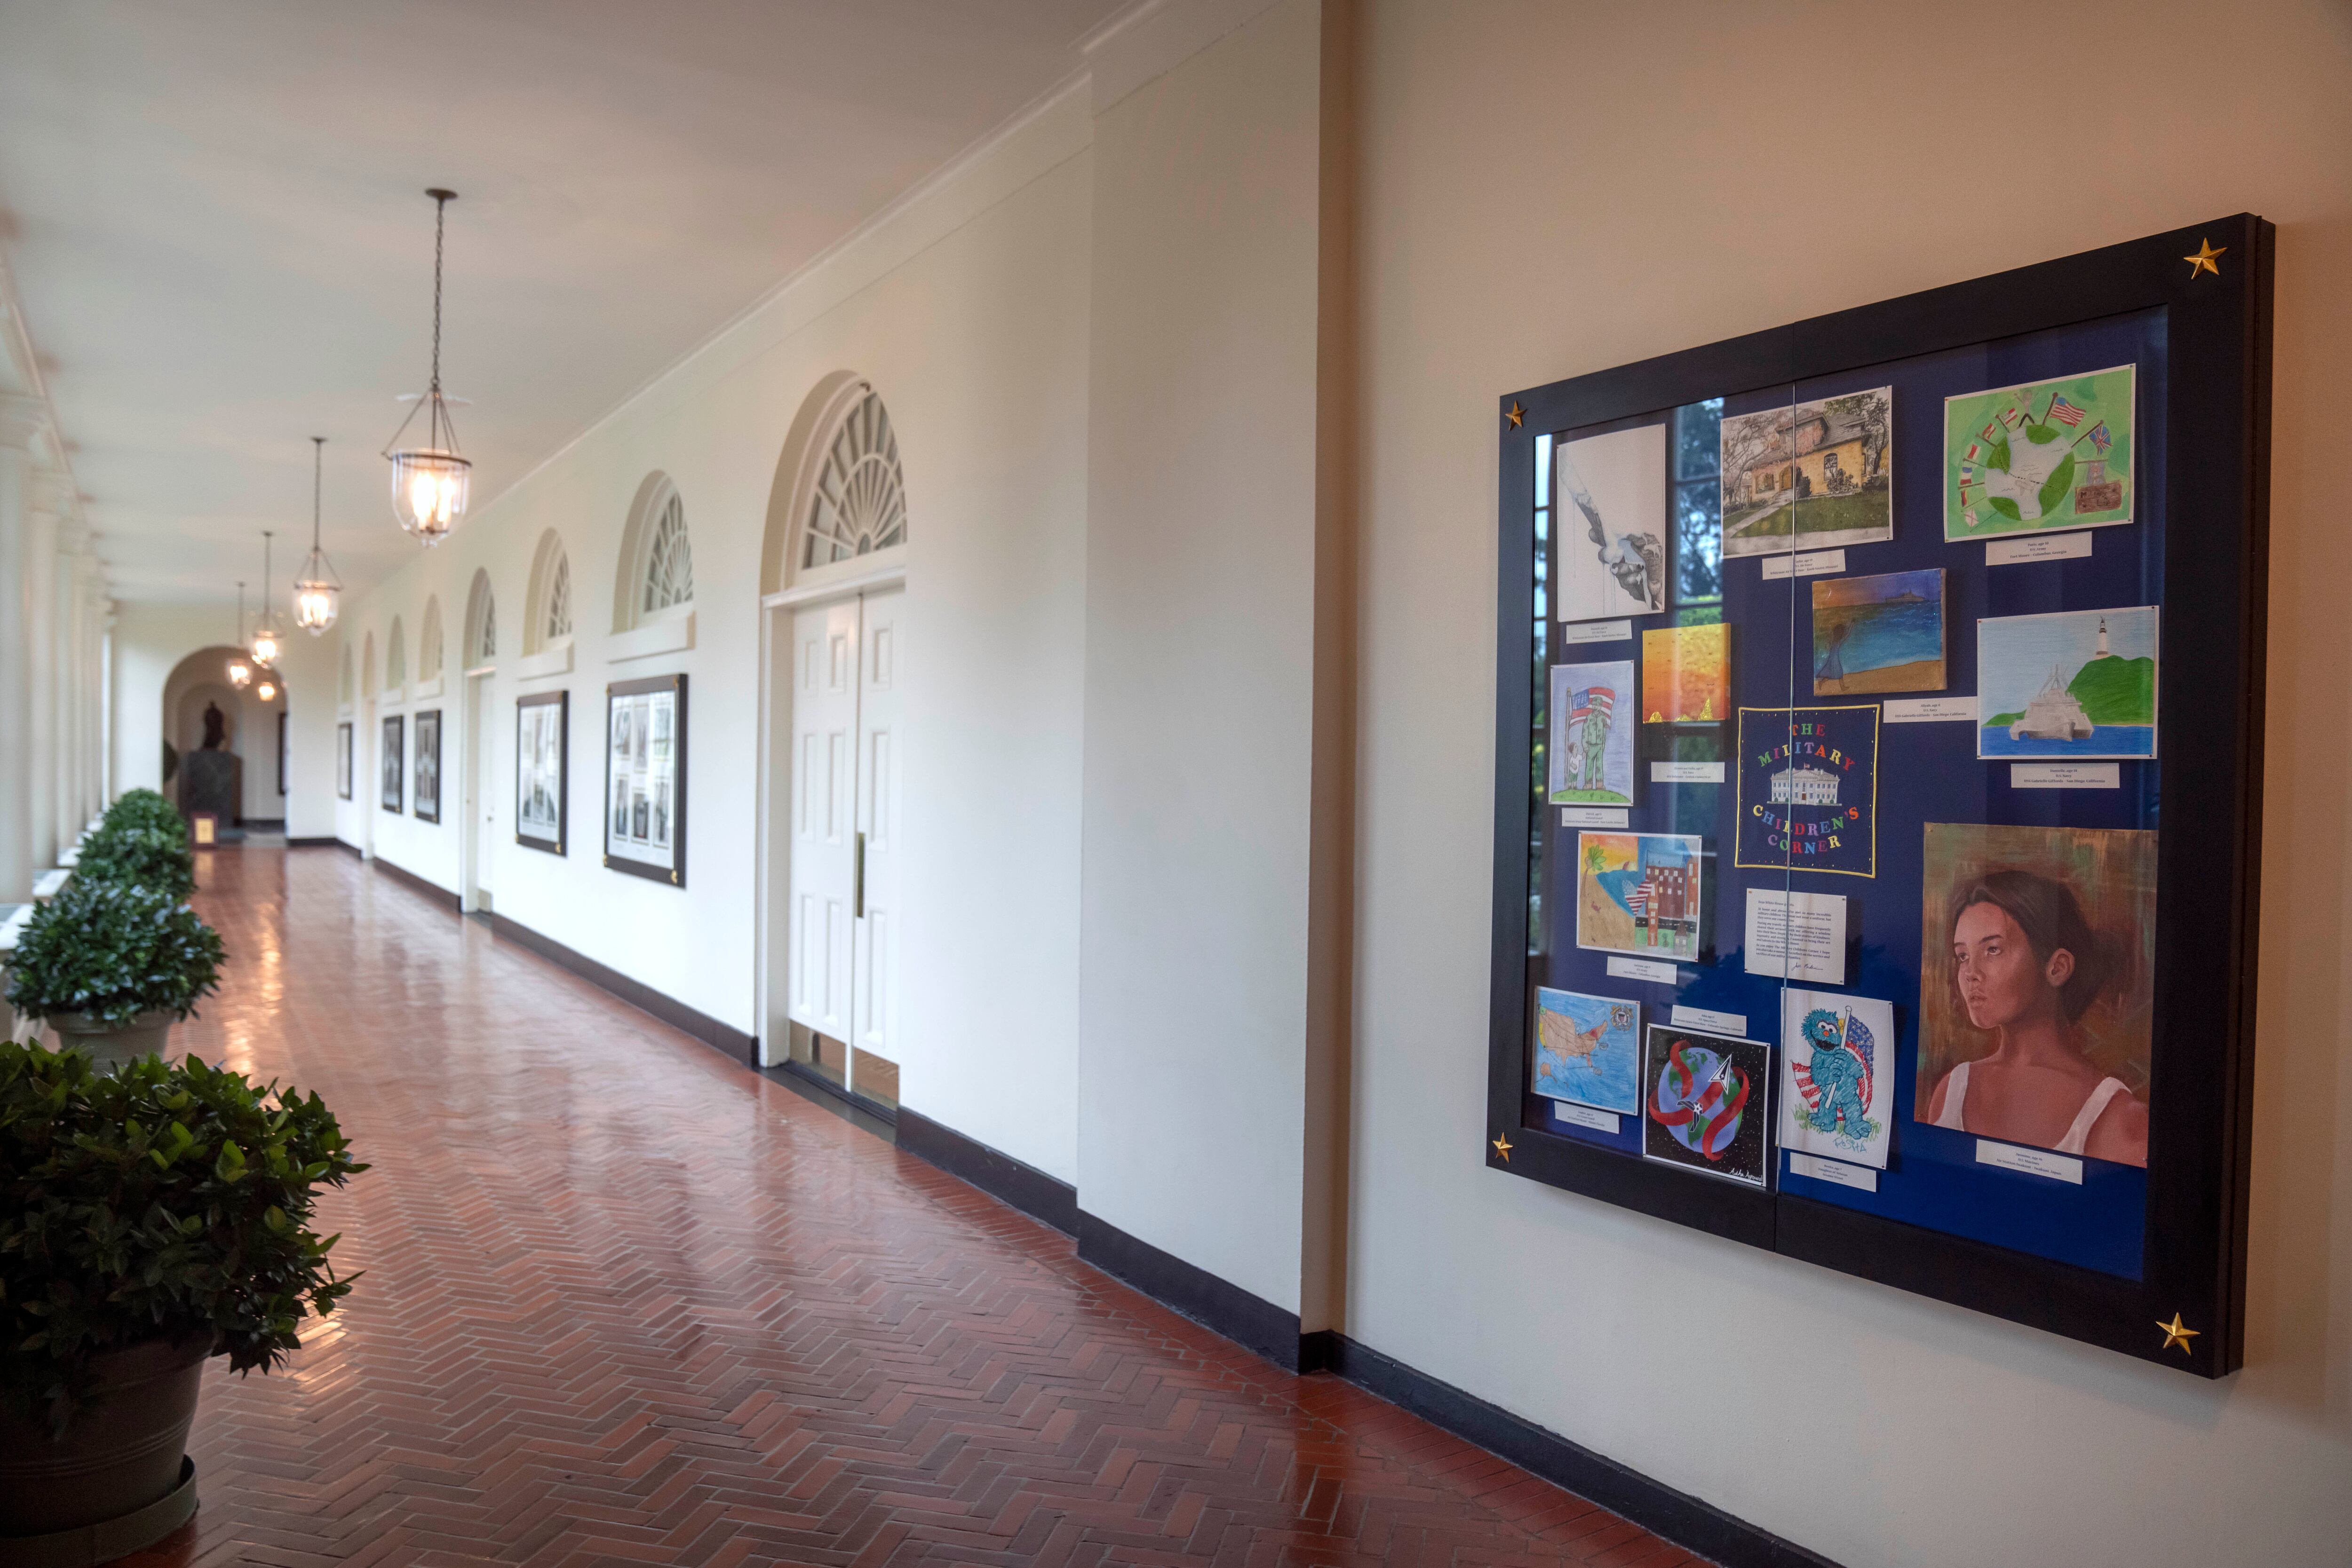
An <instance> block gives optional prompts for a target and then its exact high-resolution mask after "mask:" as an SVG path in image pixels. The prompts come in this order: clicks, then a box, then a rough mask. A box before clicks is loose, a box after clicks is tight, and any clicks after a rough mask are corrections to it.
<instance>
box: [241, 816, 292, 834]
mask: <svg viewBox="0 0 2352 1568" xmlns="http://www.w3.org/2000/svg"><path fill="white" fill-rule="evenodd" d="M236 825H237V826H238V827H240V828H248V829H250V830H252V831H254V832H257V833H282V832H284V831H286V819H285V818H283V817H239V818H238V819H237V820H236Z"/></svg>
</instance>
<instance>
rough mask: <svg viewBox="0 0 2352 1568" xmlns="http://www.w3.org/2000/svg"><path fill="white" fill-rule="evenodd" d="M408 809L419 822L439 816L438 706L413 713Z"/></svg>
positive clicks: (439, 735) (439, 753) (439, 728)
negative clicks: (413, 756) (413, 758)
mask: <svg viewBox="0 0 2352 1568" xmlns="http://www.w3.org/2000/svg"><path fill="white" fill-rule="evenodd" d="M409 810H411V811H413V812H415V816H416V820H417V821H420V822H437V821H440V820H441V710H440V709H439V708H437V707H436V708H430V709H427V710H426V711H425V712H424V713H420V714H418V715H417V716H416V784H415V788H414V789H411V790H410V791H409Z"/></svg>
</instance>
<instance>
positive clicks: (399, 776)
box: [376, 714, 408, 817]
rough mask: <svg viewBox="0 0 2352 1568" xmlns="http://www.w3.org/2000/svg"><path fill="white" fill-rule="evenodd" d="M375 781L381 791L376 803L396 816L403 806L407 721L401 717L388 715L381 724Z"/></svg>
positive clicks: (406, 781)
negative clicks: (381, 730) (381, 738)
mask: <svg viewBox="0 0 2352 1568" xmlns="http://www.w3.org/2000/svg"><path fill="white" fill-rule="evenodd" d="M376 779H377V783H378V786H379V788H380V789H381V797H380V800H379V802H378V803H379V804H381V805H382V806H383V809H384V810H387V811H390V812H391V813H392V814H393V815H394V816H395V817H396V816H398V815H399V814H400V810H401V808H402V806H404V804H406V803H407V786H408V719H407V716H406V715H404V714H392V715H390V716H386V718H385V719H384V721H383V754H382V755H381V756H379V757H378V758H376Z"/></svg>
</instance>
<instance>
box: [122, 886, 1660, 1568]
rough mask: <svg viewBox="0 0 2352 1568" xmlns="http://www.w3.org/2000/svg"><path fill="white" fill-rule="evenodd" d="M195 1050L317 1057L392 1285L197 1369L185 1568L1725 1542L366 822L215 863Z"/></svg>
mask: <svg viewBox="0 0 2352 1568" xmlns="http://www.w3.org/2000/svg"><path fill="white" fill-rule="evenodd" d="M197 875H198V881H199V883H200V887H201V891H200V892H199V894H197V900H196V902H197V906H198V908H199V910H200V911H201V913H202V914H203V915H205V918H206V919H207V920H210V921H212V922H213V923H214V924H215V925H217V926H218V927H219V929H220V931H221V933H222V936H224V938H225V939H226V943H227V945H228V949H229V954H230V964H229V967H228V968H227V971H226V976H225V979H224V984H223V988H222V992H221V994H220V995H219V996H218V997H216V998H213V999H212V1000H211V1001H210V1002H209V1003H207V1004H206V1005H205V1008H204V1009H203V1016H202V1018H201V1019H198V1020H196V1021H194V1022H193V1023H189V1024H184V1025H182V1026H181V1027H180V1029H179V1030H178V1031H177V1032H176V1033H175V1036H174V1044H175V1046H176V1047H177V1048H179V1049H183V1050H187V1051H194V1052H195V1053H197V1054H199V1055H202V1056H204V1057H205V1058H207V1059H208V1060H226V1062H227V1063H228V1064H229V1065H231V1066H234V1067H236V1068H238V1069H240V1070H242V1071H247V1072H249V1073H253V1074H255V1075H257V1076H258V1077H261V1078H265V1079H268V1078H277V1079H281V1080H286V1081H290V1082H293V1083H296V1084H299V1085H300V1086H301V1087H303V1088H305V1089H316V1090H318V1091H320V1092H321V1093H322V1094H323V1095H324V1096H325V1097H326V1099H327V1101H328V1103H330V1104H331V1106H332V1107H333V1108H334V1109H335V1111H336V1112H337V1113H338V1114H339V1115H340V1116H341V1120H342V1124H343V1127H344V1129H345V1131H346V1132H347V1133H348V1134H350V1135H351V1136H352V1139H353V1141H354V1143H355V1144H356V1145H357V1146H358V1149H359V1153H360V1156H361V1157H362V1159H365V1160H369V1161H371V1162H373V1166H374V1168H373V1169H372V1170H370V1171H368V1172H366V1173H365V1174H364V1175H362V1176H359V1177H358V1178H356V1179H355V1181H354V1182H353V1183H352V1186H350V1187H349V1188H348V1189H347V1190H345V1191H344V1192H342V1193H340V1194H332V1195H330V1196H329V1197H328V1198H327V1200H326V1202H325V1203H324V1204H323V1205H322V1206H321V1218H320V1224H321V1228H323V1229H327V1230H340V1231H341V1232H342V1235H343V1239H342V1241H341V1245H340V1246H339V1247H338V1249H337V1250H336V1253H335V1257H336V1259H337V1260H338V1263H339V1265H340V1266H341V1269H342V1270H344V1271H345V1272H346V1273H349V1272H352V1271H357V1270H364V1271H365V1273H366V1278H365V1279H364V1280H363V1281H362V1282H361V1283H360V1285H359V1287H358V1289H357V1291H355V1292H354V1293H353V1295H352V1298H351V1301H350V1302H349V1305H348V1306H347V1308H346V1310H344V1311H343V1312H340V1313H338V1314H337V1315H336V1316H335V1317H334V1318H333V1319H331V1320H330V1321H329V1322H327V1323H325V1324H324V1325H322V1326H313V1327H311V1328H310V1332H309V1333H306V1335H305V1343H304V1347H303V1349H302V1350H301V1352H300V1353H299V1354H298V1355H297V1356H296V1357H295V1358H294V1361H293V1364H292V1366H291V1368H290V1370H289V1371H287V1372H284V1373H281V1374H279V1375H275V1376H269V1377H262V1376H253V1377H249V1378H245V1379H238V1378H235V1377H232V1376H230V1375H227V1373H226V1364H224V1363H222V1362H220V1361H215V1362H214V1363H212V1364H211V1365H210V1367H209V1368H208V1370H207V1373H206V1379H205V1395H204V1404H203V1406H202V1409H201V1412H200V1414H199V1416H198V1419H197V1425H196V1430H195V1434H194V1438H193V1439H192V1444H191V1448H192V1451H193V1453H194V1457H195V1459H196V1463H197V1467H198V1478H199V1485H200V1487H201V1490H202V1494H203V1507H202V1510H201V1511H200V1512H199V1513H198V1515H197V1517H196V1518H195V1520H194V1521H193V1522H192V1523H191V1524H189V1525H188V1526H187V1527H186V1528H185V1529H184V1530H183V1531H180V1532H179V1533H178V1534H176V1535H174V1536H173V1537H172V1538H171V1539H170V1540H168V1541H167V1542H164V1543H163V1544H162V1545H161V1546H159V1547H157V1548H154V1549H152V1550H151V1551H149V1552H143V1553H142V1554H140V1555H138V1556H137V1557H134V1558H131V1559H129V1560H127V1561H129V1562H131V1563H136V1564H140V1565H142V1568H158V1565H161V1564H167V1563H168V1564H175V1565H177V1564H199V1563H200V1564H206V1565H213V1564H231V1563H268V1564H278V1565H286V1568H297V1565H303V1564H310V1563H382V1564H392V1565H412V1564H413V1565H419V1568H423V1565H437V1564H459V1563H531V1564H545V1565H549V1568H555V1565H575V1568H585V1565H588V1564H607V1563H610V1564H620V1563H633V1564H635V1563H693V1564H705V1565H709V1568H731V1565H734V1564H741V1563H810V1564H853V1563H854V1564H883V1563H893V1564H900V1563H1003V1564H1013V1563H1045V1564H1062V1563H1088V1564H1090V1563H1220V1564H1223V1563H1231V1564H1244V1563H1246V1564H1253V1565H1256V1564H1265V1565H1268V1568H1271V1565H1273V1564H1277V1563H1317V1564H1347V1563H1427V1564H1440V1563H1460V1564H1473V1563H1480V1564H1483V1563H1496V1564H1500V1563H1600V1564H1626V1565H1632V1564H1643V1565H1646V1568H1673V1565H1675V1564H1679V1563H1691V1562H1695V1561H1696V1559H1694V1558H1692V1557H1690V1556H1689V1555H1688V1554H1686V1553H1685V1552H1681V1551H1679V1550H1677V1549H1675V1548H1674V1547H1672V1546H1670V1545H1668V1544H1666V1543H1664V1542H1661V1541H1659V1540H1658V1539H1657V1538H1655V1537H1654V1536H1651V1535H1648V1534H1645V1533H1644V1532H1643V1531H1640V1530H1638V1529H1637V1528H1636V1527H1634V1526H1633V1525H1631V1524H1629V1523H1626V1522H1625V1521H1622V1520H1619V1519H1617V1518H1615V1517H1614V1516H1613V1515H1611V1514H1609V1513H1607V1512H1606V1511H1601V1510H1599V1509H1596V1508H1594V1507H1593V1506H1592V1505H1591V1504H1590V1503H1587V1502H1585V1501H1583V1500H1580V1499H1578V1498H1575V1497H1572V1496H1570V1495H1569V1494H1566V1493H1564V1492H1561V1491H1559V1490H1556V1489H1554V1488H1552V1487H1550V1486H1549V1485H1547V1484H1545V1483H1543V1482H1541V1481H1538V1480H1536V1479H1532V1478H1530V1477H1528V1476H1527V1475H1526V1474H1524V1473H1523V1472H1520V1471H1518V1470H1517V1469H1513V1468H1512V1467H1510V1466H1508V1465H1507V1464H1505V1463H1504V1462H1503V1461H1501V1460H1499V1459H1496V1458H1494V1457H1492V1456H1491V1455H1488V1454H1486V1453H1484V1452H1483V1451H1481V1450H1479V1449H1476V1448H1471V1447H1469V1446H1467V1445H1465V1444H1464V1443H1461V1442H1459V1441H1457V1440H1455V1439H1454V1438H1453V1437H1448V1436H1446V1435H1445V1434H1444V1433H1442V1432H1439V1431H1437V1430H1435V1429H1434V1428H1433V1427H1429V1426H1428V1425H1426V1424H1425V1423H1423V1422H1422V1421H1420V1420H1418V1419H1417V1418H1415V1417H1413V1416H1408V1415H1406V1414H1404V1413H1402V1412H1401V1411H1399V1410H1397V1409H1396V1408H1394V1407H1392V1406H1389V1405H1387V1404H1385V1403H1383V1402H1381V1401H1380V1400H1378V1399H1376V1398H1374V1397H1372V1396H1370V1395H1367V1394H1365V1393H1363V1392H1361V1391H1360V1390H1358V1389H1356V1388H1354V1387H1353V1386H1351V1385H1348V1384H1346V1383H1343V1382H1341V1381H1339V1380H1338V1379H1336V1378H1333V1377H1330V1376H1311V1377H1304V1378H1301V1377H1294V1376H1290V1375H1285V1374H1283V1373H1280V1372H1278V1371H1276V1369H1275V1368H1273V1367H1272V1366H1271V1365H1269V1364H1266V1363H1265V1362H1262V1361H1260V1360H1258V1359H1257V1358H1255V1356H1253V1355H1251V1354H1247V1353H1245V1352H1244V1351H1242V1350H1239V1349H1238V1348H1236V1347H1234V1346H1233V1345H1232V1344H1230V1343H1227V1342H1226V1341H1224V1340H1223V1339H1221V1338H1219V1337H1217V1336H1215V1335H1213V1334H1211V1333H1208V1332H1207V1331H1205V1330H1202V1329H1201V1328H1198V1327H1196V1326H1194V1325H1193V1324H1192V1323H1190V1322H1186V1321H1185V1320H1183V1319H1181V1318H1180V1317H1177V1316H1175V1315H1173V1314H1171V1313H1170V1312H1166V1311H1163V1310H1161V1309H1160V1308H1159V1307H1158V1306H1157V1305H1155V1304H1153V1303H1152V1302H1150V1301H1147V1300H1145V1299H1144V1298H1142V1297H1140V1296H1139V1295H1137V1294H1135V1293H1134V1292H1132V1291H1129V1290H1127V1289H1126V1288H1124V1287H1123V1286H1121V1285H1119V1284H1118V1283H1116V1282H1115V1281H1111V1280H1109V1279H1108V1277H1106V1276H1104V1275H1102V1274H1100V1273H1098V1272H1097V1271H1096V1270H1093V1269H1092V1268H1090V1267H1088V1266H1087V1265H1086V1264H1083V1263H1081V1262H1079V1261H1078V1260H1076V1257H1075V1256H1074V1252H1073V1248H1072V1244H1071V1242H1070V1241H1069V1239H1067V1238H1066V1237H1064V1236H1062V1235H1061V1234H1059V1233H1058V1232H1055V1231H1054V1230H1051V1229H1049V1228H1045V1227H1043V1226H1040V1225H1037V1224H1035V1223H1033V1222H1032V1221H1030V1220H1029V1219H1028V1218H1025V1217H1024V1216H1022V1215H1019V1214H1016V1213H1014V1212H1013V1210H1011V1209H1008V1208H1006V1207H1003V1206H1002V1205H1000V1204H998V1203H996V1202H995V1201H994V1200H992V1199H991V1198H989V1197H983V1196H982V1195H981V1194H980V1193H978V1192H976V1191H974V1190H973V1189H971V1188H970V1187H968V1186H964V1185H963V1184H962V1183H961V1182H960V1181H957V1180H955V1179H954V1178H952V1177H950V1176H945V1175H942V1174H940V1172H938V1171H936V1170H934V1169H932V1168H931V1167H930V1166H927V1165H924V1164H923V1163H921V1162H920V1161H919V1160H916V1159H914V1158H913V1157H911V1156H902V1155H899V1154H898V1151H897V1150H895V1149H894V1148H892V1147H891V1146H890V1145H887V1144H886V1143H884V1142H881V1141H880V1140H878V1139H876V1138H874V1137H872V1136H870V1135H868V1134H866V1133H863V1132H860V1131H858V1130H856V1128H854V1127H853V1126H851V1125H850V1124H848V1123H847V1122H845V1121H844V1120H842V1119H841V1118H839V1117H836V1116H835V1115H833V1114H831V1113H828V1112H826V1111H825V1110H824V1109H823V1108H821V1107H818V1106H816V1105H814V1104H812V1103H809V1102H808V1101H806V1100H804V1099H803V1098H802V1097H800V1096H799V1095H797V1094H795V1093H793V1092H791V1091H790V1090H789V1089H787V1088H784V1087H782V1086H779V1085H776V1084H772V1083H769V1082H764V1081H763V1080H761V1079H760V1078H758V1077H756V1076H754V1075H752V1074H751V1073H749V1072H746V1071H743V1070H742V1069H740V1068H738V1067H734V1066H731V1065H730V1063H728V1062H727V1061H725V1060H724V1059H723V1058H721V1057H720V1056H719V1055H718V1054H717V1053H715V1052H713V1051H710V1050H709V1048H708V1047H705V1046H703V1045H701V1044H698V1043H697V1042H695V1041H693V1040H688V1038H686V1037H685V1036H683V1035H680V1034H677V1033H676V1032H674V1031H672V1030H668V1029H667V1028H665V1027H664V1026H662V1025H660V1024H658V1023H656V1022H655V1021H654V1020H653V1019H650V1018H648V1017H646V1015H644V1014H642V1013H639V1012H636V1011H635V1010H633V1009H629V1008H627V1007H625V1006H624V1005H622V1004H621V1003H619V1002H617V1001H615V1000H614V999H613V998H610V997H608V996H606V995H605V994H604V993H603V992H601V991H598V990H596V989H593V988H591V987H589V986H587V985H586V984H585V983H583V982H582V981H580V980H578V979H576V978H574V977H572V976H570V975H569V974H566V973H564V972H563V971H562V970H559V969H557V968H555V967H551V966H550V965H548V964H546V963H544V962H542V961H541V960H540V959H538V958H537V957H535V956H530V955H529V954H527V953H525V952H523V951H522V950H520V948H517V947H515V946H511V945H509V944H505V943H500V942H498V941H496V940H494V939H493V938H492V937H491V936H490V934H489V933H488V931H487V930H486V929H485V928H483V927H482V926H480V925H477V924H475V923H472V922H468V921H463V920H459V919H457V917H455V916H454V915H450V914H448V913H446V911H444V910H441V909H439V908H436V907H435V906H434V905H433V904H430V903H429V902H427V901H426V900H425V898H423V897H421V896H420V895H418V894H416V893H415V892H413V891H411V890H409V889H407V888H405V887H404V886H401V885H399V884H397V883H394V882H393V881H392V880H391V879H389V878H387V877H383V876H380V875H377V874H376V873H373V871H372V870H370V869H369V868H368V867H366V866H364V865H362V863H361V862H358V861H357V860H355V859H353V858H352V857H351V856H348V855H345V854H342V853H340V852H331V851H323V850H305V851H295V852H286V851H281V850H262V849H247V850H244V851H241V852H214V853H208V854H205V855H201V856H199V858H198V872H197Z"/></svg>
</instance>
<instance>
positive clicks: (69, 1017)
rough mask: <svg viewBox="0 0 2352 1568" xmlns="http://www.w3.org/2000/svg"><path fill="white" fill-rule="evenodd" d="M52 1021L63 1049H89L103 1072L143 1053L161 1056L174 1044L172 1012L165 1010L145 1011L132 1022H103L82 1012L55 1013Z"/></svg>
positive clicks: (137, 1057) (51, 1026)
mask: <svg viewBox="0 0 2352 1568" xmlns="http://www.w3.org/2000/svg"><path fill="white" fill-rule="evenodd" d="M48 1022H49V1027H50V1028H51V1029H53V1030H57V1031H58V1046H59V1047H60V1048H63V1047H66V1046H71V1047H73V1048H75V1049H76V1050H79V1051H88V1052H89V1054H90V1055H91V1056H92V1057H94V1058H96V1059H97V1061H98V1066H99V1071H101V1072H111V1071H114V1070H115V1069H116V1068H118V1067H121V1066H122V1065H123V1064H124V1063H126V1062H131V1061H137V1060H138V1059H139V1058H141V1057H142V1056H161V1055H163V1051H164V1050H165V1048H166V1047H167V1046H169V1045H170V1043H171V1035H172V1015H171V1014H170V1013H169V1012H165V1011H163V1010H161V1009H159V1010H157V1011H154V1012H144V1013H141V1014H140V1015H139V1016H138V1017H136V1018H134V1019H131V1021H130V1022H129V1023H100V1022H98V1021H97V1020H95V1019H90V1018H89V1017H87V1016H85V1015H84V1014H81V1013H51V1014H50V1015H49V1020H48Z"/></svg>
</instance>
